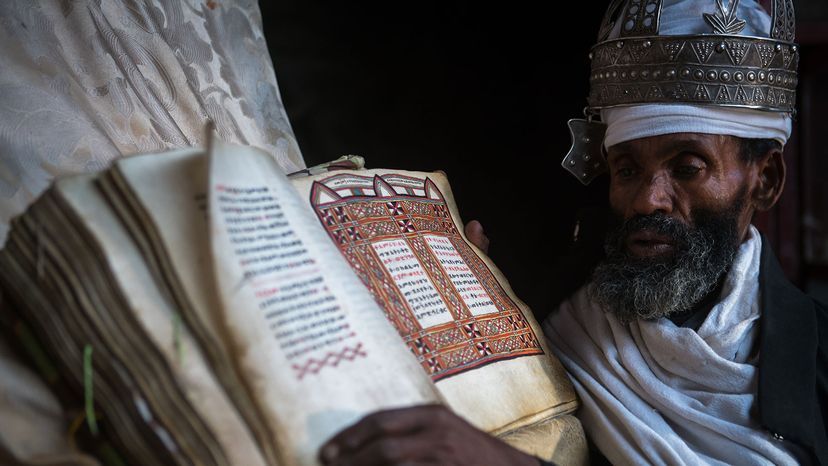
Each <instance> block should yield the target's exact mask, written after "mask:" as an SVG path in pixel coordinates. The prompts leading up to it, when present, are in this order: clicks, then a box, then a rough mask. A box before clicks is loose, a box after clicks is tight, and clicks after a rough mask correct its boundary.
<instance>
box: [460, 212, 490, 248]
mask: <svg viewBox="0 0 828 466" xmlns="http://www.w3.org/2000/svg"><path fill="white" fill-rule="evenodd" d="M465 232H466V237H467V238H468V239H469V241H471V242H472V244H474V245H475V246H477V247H478V248H480V250H482V251H483V252H484V253H486V254H488V253H489V238H488V237H487V236H486V233H484V232H483V225H482V224H481V223H480V222H478V221H477V220H472V221H471V222H469V223H467V224H466V228H465Z"/></svg>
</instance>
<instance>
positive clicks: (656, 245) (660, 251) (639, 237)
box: [626, 230, 676, 258]
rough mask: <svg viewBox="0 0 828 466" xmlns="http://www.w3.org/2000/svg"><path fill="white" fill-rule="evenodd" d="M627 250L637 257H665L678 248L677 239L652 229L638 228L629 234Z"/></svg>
mask: <svg viewBox="0 0 828 466" xmlns="http://www.w3.org/2000/svg"><path fill="white" fill-rule="evenodd" d="M626 246H627V251H628V252H629V253H630V254H631V255H633V256H635V257H641V258H645V257H663V256H669V255H672V254H673V253H674V252H675V250H676V243H675V241H674V240H673V239H672V238H670V236H668V235H663V234H659V233H656V232H654V231H651V230H638V231H636V232H634V233H631V234H630V235H629V236H627V241H626Z"/></svg>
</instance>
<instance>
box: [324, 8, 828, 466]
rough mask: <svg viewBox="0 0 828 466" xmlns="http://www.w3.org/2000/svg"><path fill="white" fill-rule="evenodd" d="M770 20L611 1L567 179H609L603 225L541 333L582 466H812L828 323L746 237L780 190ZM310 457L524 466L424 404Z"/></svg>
mask: <svg viewBox="0 0 828 466" xmlns="http://www.w3.org/2000/svg"><path fill="white" fill-rule="evenodd" d="M771 11H772V12H773V18H771V16H770V15H769V14H768V13H766V12H765V11H764V10H763V9H762V8H761V7H760V6H759V5H758V4H757V3H756V2H755V1H754V0H742V1H741V2H739V1H738V0H730V1H729V2H728V3H727V5H725V4H724V3H723V2H722V1H720V0H717V1H716V2H713V1H712V0H616V1H613V2H612V4H611V5H610V8H609V11H608V12H607V15H606V17H605V20H604V24H603V27H602V28H601V32H600V33H599V43H598V45H596V46H595V47H594V48H593V53H592V62H593V63H592V68H593V69H592V74H591V85H592V88H591V92H590V97H589V103H590V106H589V107H588V109H587V110H588V112H587V113H588V115H590V116H589V118H588V119H587V120H585V121H583V120H581V121H571V122H570V129H571V130H572V133H573V134H572V136H573V150H572V151H570V153H569V154H568V155H567V157H566V158H565V159H564V162H563V166H564V168H566V169H568V170H570V171H571V172H572V173H573V174H575V175H576V176H577V177H578V178H579V179H581V180H582V181H584V182H585V183H588V182H589V181H591V179H592V178H594V177H595V176H597V175H598V174H599V173H600V172H601V171H602V170H603V169H604V168H607V169H608V171H609V177H610V189H609V193H610V195H609V203H610V206H611V210H612V220H611V221H610V222H609V223H610V228H609V232H608V233H607V234H606V236H605V241H604V245H603V246H604V256H603V258H602V259H601V261H600V263H599V264H597V266H595V267H594V268H593V269H592V272H591V279H589V276H587V277H586V278H587V280H586V282H587V283H586V284H583V282H581V284H582V286H580V288H579V289H578V290H577V291H575V292H574V293H573V294H572V295H571V296H569V297H568V299H566V300H564V301H563V302H562V303H560V304H559V305H557V310H556V311H554V312H552V313H551V315H550V316H549V317H548V318H547V319H546V320H545V321H544V330H545V333H546V335H547V337H548V340H549V342H550V346H551V347H552V349H553V351H554V352H555V353H556V355H557V356H558V357H559V358H560V359H561V361H562V363H563V364H564V366H565V367H566V369H567V371H568V372H569V375H570V377H571V379H572V382H573V384H574V385H575V388H576V390H577V392H578V394H579V396H580V398H581V402H582V406H581V409H580V411H579V413H578V417H579V419H580V420H581V422H582V424H583V426H584V430H585V431H586V433H587V436H588V437H589V439H590V440H591V441H592V443H593V444H594V445H595V446H596V447H597V451H596V452H595V453H596V456H595V457H593V460H595V461H596V462H600V461H601V460H604V459H607V460H609V461H610V462H612V463H614V464H648V463H649V464H824V465H828V436H826V430H828V429H826V423H828V310H826V307H825V306H824V305H822V304H820V303H817V302H815V301H813V300H812V299H810V298H808V297H807V296H805V295H804V294H803V293H802V292H800V291H799V290H797V289H796V288H795V287H794V286H793V285H791V284H790V283H789V282H788V281H787V280H786V279H785V277H784V275H783V273H782V271H781V268H780V266H779V264H778V262H777V260H776V258H775V257H774V255H773V253H772V251H771V250H770V248H769V247H768V245H767V241H765V240H764V239H763V238H762V235H761V234H760V233H759V232H758V231H757V230H756V228H755V227H753V226H752V225H751V219H752V218H753V216H754V214H755V213H757V212H761V211H765V210H768V209H770V208H771V207H773V205H774V204H775V203H776V202H777V200H778V199H779V196H780V195H781V193H782V188H783V186H784V181H785V162H784V160H783V154H782V149H783V147H784V144H785V143H786V142H787V140H788V137H789V136H790V132H791V113H792V112H793V105H794V102H795V87H796V66H797V60H798V56H797V53H798V50H797V47H796V45H795V44H793V6H792V3H791V2H790V1H783V0H777V1H774V2H773V7H772V10H771ZM598 114H600V119H601V123H598V122H597V121H594V117H596V116H597V115H598ZM602 147H603V148H606V159H604V157H603V154H602V152H601V148H602ZM466 230H467V236H468V237H469V238H470V239H471V240H472V241H473V242H475V243H476V244H478V245H479V246H481V248H484V249H485V245H486V244H487V242H488V240H486V238H485V236H484V235H483V233H482V228H481V227H480V225H479V224H478V223H476V222H473V223H471V224H469V225H468V226H467V229H466ZM576 246H577V247H578V248H579V250H580V251H585V250H588V249H589V246H588V245H584V244H583V241H580V242H579V243H576ZM587 256H588V254H586V255H581V256H580V257H581V258H583V257H587ZM570 270H571V269H567V270H566V273H571V271H570ZM555 285H556V286H560V284H558V283H556V284H555ZM504 383H507V381H504ZM321 458H322V460H323V462H325V463H326V464H338V465H345V464H360V465H369V464H441V465H442V464H452V465H454V464H475V465H479V464H493V465H495V464H498V465H499V464H503V465H506V464H526V465H529V464H534V465H537V464H538V463H539V460H537V459H535V458H532V457H530V456H528V455H524V454H522V453H520V452H517V451H516V450H512V449H511V448H510V447H508V446H506V445H505V444H503V443H501V442H499V441H498V440H495V439H493V438H491V437H488V436H487V435H486V434H484V433H482V432H479V431H476V430H475V429H474V428H472V427H471V426H469V425H468V424H466V423H465V422H464V421H462V420H460V419H459V418H457V417H456V416H454V415H453V414H451V413H449V412H448V411H446V410H444V409H442V408H439V407H419V408H411V409H405V410H398V411H390V412H383V413H378V414H375V415H372V416H369V417H367V418H366V419H364V420H363V421H361V422H360V423H358V424H356V425H355V426H353V427H351V428H349V429H347V430H346V431H344V432H343V433H341V434H339V435H338V436H337V437H335V438H334V439H333V440H332V441H331V442H330V443H329V444H328V445H327V446H326V447H325V448H323V450H322V452H321Z"/></svg>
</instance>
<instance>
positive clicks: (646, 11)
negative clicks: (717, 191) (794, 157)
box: [587, 0, 799, 113]
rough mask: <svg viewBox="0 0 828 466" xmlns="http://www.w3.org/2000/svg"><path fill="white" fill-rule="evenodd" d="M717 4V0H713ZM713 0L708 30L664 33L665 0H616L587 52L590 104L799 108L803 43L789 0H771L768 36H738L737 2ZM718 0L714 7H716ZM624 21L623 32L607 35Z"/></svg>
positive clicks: (740, 25) (740, 23) (742, 23)
mask: <svg viewBox="0 0 828 466" xmlns="http://www.w3.org/2000/svg"><path fill="white" fill-rule="evenodd" d="M711 3H712V2H711ZM728 3H729V4H728V6H727V7H725V6H724V5H723V4H722V0H716V3H715V8H716V10H717V11H715V12H713V13H705V14H704V19H705V21H706V22H707V23H708V24H709V25H710V26H711V32H710V33H709V34H699V35H685V36H666V35H665V36H660V35H658V32H659V20H660V18H661V8H662V0H613V2H612V3H611V4H610V6H609V9H608V10H607V13H606V15H605V16H604V20H603V23H602V26H601V29H600V32H599V33H598V44H597V45H595V46H594V47H593V49H592V52H591V54H590V58H591V60H592V72H591V75H590V93H589V97H588V99H587V100H588V103H589V107H590V110H592V111H597V110H600V109H603V108H610V107H616V106H621V105H635V104H646V103H691V104H702V105H717V106H729V107H744V108H753V109H760V110H768V111H775V112H789V113H793V112H794V105H795V103H796V84H797V75H796V70H797V66H798V64H799V49H798V47H797V45H796V44H795V43H794V42H793V40H794V29H795V25H794V8H793V1H792V0H773V8H772V10H773V11H772V21H771V31H770V34H769V37H766V38H760V37H750V36H743V35H739V32H741V31H742V29H744V27H745V21H743V20H741V19H739V18H737V17H736V12H737V7H738V4H739V0H730V1H729V2H728ZM711 6H713V5H711ZM618 22H620V23H621V24H620V31H621V32H620V36H619V37H618V38H616V39H611V40H608V37H609V35H610V32H611V31H612V30H613V28H614V27H616V24H617V23H618Z"/></svg>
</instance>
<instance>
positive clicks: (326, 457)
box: [320, 443, 339, 463]
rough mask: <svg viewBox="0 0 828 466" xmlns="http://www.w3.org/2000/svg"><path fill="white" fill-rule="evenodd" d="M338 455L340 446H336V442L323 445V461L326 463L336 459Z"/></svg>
mask: <svg viewBox="0 0 828 466" xmlns="http://www.w3.org/2000/svg"><path fill="white" fill-rule="evenodd" d="M337 455H339V447H338V446H336V444H334V443H329V444H327V445H325V446H324V447H322V451H321V453H320V456H321V457H322V461H324V462H326V463H330V462H331V461H333V460H335V459H336V457H337Z"/></svg>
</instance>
